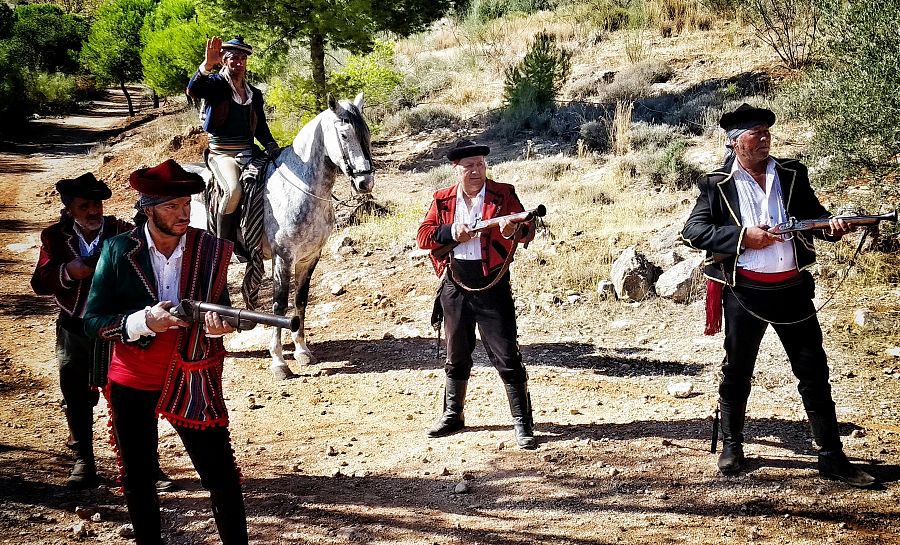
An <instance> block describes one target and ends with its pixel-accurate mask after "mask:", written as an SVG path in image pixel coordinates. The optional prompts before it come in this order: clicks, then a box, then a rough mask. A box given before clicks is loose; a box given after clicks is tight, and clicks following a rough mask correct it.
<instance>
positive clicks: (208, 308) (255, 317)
mask: <svg viewBox="0 0 900 545" xmlns="http://www.w3.org/2000/svg"><path fill="white" fill-rule="evenodd" d="M169 312H170V313H172V315H173V316H175V317H177V318H180V319H182V320H186V321H188V322H196V321H198V320H202V319H203V318H202V313H204V312H217V313H218V314H219V316H221V317H222V319H223V320H224V321H225V322H227V323H228V324H230V325H231V327H233V328H235V329H240V330H246V329H253V328H254V327H256V324H263V325H270V326H274V327H281V328H284V329H289V330H291V331H292V332H293V331H297V330H298V329H300V318H299V317H297V316H294V317H292V318H288V317H286V316H279V315H277V314H269V313H267V312H255V311H253V310H246V309H242V308H234V307H226V306H225V305H215V304H213V303H201V302H200V301H193V300H191V299H182V300H181V303H179V304H178V306H177V307H172V309H170V310H169Z"/></svg>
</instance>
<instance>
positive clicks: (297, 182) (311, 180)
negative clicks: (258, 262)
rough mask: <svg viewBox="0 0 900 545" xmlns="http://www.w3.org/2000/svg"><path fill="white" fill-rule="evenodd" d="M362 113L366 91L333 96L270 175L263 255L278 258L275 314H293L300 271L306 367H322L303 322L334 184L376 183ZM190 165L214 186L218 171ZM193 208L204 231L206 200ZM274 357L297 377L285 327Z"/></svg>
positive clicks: (279, 374) (367, 186) (300, 346)
mask: <svg viewBox="0 0 900 545" xmlns="http://www.w3.org/2000/svg"><path fill="white" fill-rule="evenodd" d="M362 110H363V95H362V93H360V94H359V95H357V97H356V99H354V101H353V102H352V103H351V102H348V101H346V100H344V101H341V102H337V101H336V100H334V98H332V97H329V98H328V109H327V110H325V111H324V112H322V113H320V114H319V115H318V116H316V118H315V119H313V120H312V121H310V122H309V123H307V124H306V125H304V126H303V128H302V129H300V132H298V133H297V136H296V137H294V142H293V143H292V145H290V146H288V147H287V148H285V149H284V150H283V151H282V152H281V154H280V155H279V156H278V158H277V159H276V160H275V161H274V162H273V163H270V164H269V166H268V168H267V170H266V172H265V190H264V194H263V198H262V200H263V230H264V232H265V233H264V236H263V240H262V244H261V245H262V253H263V257H265V258H266V259H272V260H273V264H272V274H273V277H274V290H273V293H272V312H274V313H275V314H279V315H282V316H283V315H284V314H285V313H286V311H287V306H288V296H289V295H290V291H291V274H292V273H293V275H294V282H295V287H296V291H295V295H294V312H295V314H296V315H297V316H298V317H299V318H300V329H299V330H297V331H296V332H294V333H292V336H293V339H294V359H295V360H296V361H298V362H300V363H302V364H311V363H315V362H316V358H315V356H313V353H312V351H310V349H309V347H308V346H306V336H305V334H304V321H305V318H306V305H307V301H308V299H309V283H310V278H312V274H313V271H314V270H315V268H316V264H317V263H318V262H319V257H320V256H321V254H322V247H323V246H324V245H325V242H326V241H327V240H328V236H329V235H330V234H331V231H332V230H333V229H334V208H333V206H332V188H333V187H334V182H335V179H336V178H337V176H338V174H339V173H341V172H342V173H344V174H345V175H346V176H347V177H349V178H350V182H351V186H352V187H353V190H354V191H356V192H357V193H369V192H371V191H372V186H373V185H374V177H373V172H374V170H373V168H372V153H371V147H370V141H369V127H368V125H366V122H365V120H364V119H363V116H362ZM184 167H185V169H187V170H190V171H193V172H198V173H200V174H201V175H202V176H203V177H204V178H205V179H207V181H209V177H210V176H211V173H210V172H209V170H208V169H205V168H204V167H203V166H202V165H184ZM200 198H201V199H202V197H200ZM191 206H192V208H191V225H193V226H194V227H198V228H201V229H205V228H206V207H205V206H204V205H203V204H202V202H201V201H193V202H192V203H191ZM245 303H247V302H246V301H245ZM269 353H270V354H271V356H272V364H271V370H272V374H273V375H274V376H275V378H276V379H287V378H291V377H292V376H294V374H293V372H292V371H291V369H290V367H289V366H288V364H287V362H285V360H284V353H283V350H282V344H281V329H280V328H276V329H275V331H274V332H273V333H272V341H271V343H270V344H269Z"/></svg>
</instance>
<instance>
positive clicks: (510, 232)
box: [416, 140, 537, 449]
mask: <svg viewBox="0 0 900 545" xmlns="http://www.w3.org/2000/svg"><path fill="white" fill-rule="evenodd" d="M488 153H490V149H489V148H488V147H487V146H484V145H478V144H476V143H475V142H472V141H470V140H460V141H459V142H458V143H457V144H456V146H455V147H454V148H453V149H451V150H450V152H449V153H448V154H447V158H448V159H450V161H451V162H452V163H453V172H454V174H455V175H456V182H457V183H456V184H454V185H452V186H450V187H446V188H444V189H440V190H438V191H437V192H436V193H435V194H434V201H433V202H432V203H431V208H429V210H428V214H427V215H426V216H425V219H424V221H422V224H421V225H420V226H419V231H418V233H417V235H416V241H417V242H418V244H419V247H420V248H423V249H428V250H434V249H437V248H440V247H442V246H444V245H447V244H453V243H458V246H456V247H455V248H454V249H453V251H452V252H451V253H450V254H448V256H447V257H446V258H445V259H437V258H435V257H434V256H432V263H433V264H434V269H435V272H436V273H437V275H438V276H439V277H441V278H442V280H441V286H440V288H439V290H438V301H437V303H439V305H440V310H441V311H442V312H443V316H444V331H445V332H446V337H447V362H446V367H445V371H446V374H447V379H446V389H445V393H444V412H443V414H442V415H441V417H440V419H439V420H438V422H437V423H436V424H435V426H434V427H433V428H432V429H431V430H429V432H428V435H429V436H430V437H442V436H444V435H449V434H451V433H454V432H457V431H459V430H461V429H463V427H464V426H465V419H464V415H463V407H464V403H465V396H466V385H467V383H468V380H469V375H470V373H471V371H472V352H473V351H474V350H475V326H476V325H477V326H478V328H479V330H480V332H481V340H482V343H483V344H484V348H485V351H486V352H487V355H488V358H489V359H490V361H491V363H492V364H493V365H494V367H496V368H497V371H498V372H499V373H500V378H501V379H502V380H503V383H504V386H505V388H506V395H507V398H508V399H509V408H510V412H511V413H512V417H513V425H514V427H515V434H516V442H517V443H518V445H519V446H520V447H521V448H528V449H531V448H535V447H536V446H537V443H536V442H535V439H534V422H533V420H532V410H531V396H530V395H529V393H528V375H527V373H526V372H525V367H524V365H523V364H522V354H521V353H520V352H519V345H518V342H517V341H516V336H517V333H516V312H515V305H514V303H513V297H512V289H511V287H510V283H509V272H508V270H507V266H508V263H506V262H507V261H508V259H507V258H508V256H509V255H510V252H511V251H512V249H513V246H514V245H515V244H516V243H517V242H524V243H526V244H527V243H528V242H529V241H531V239H532V238H534V229H533V226H532V225H531V224H530V223H523V222H518V223H513V222H510V221H506V220H502V221H501V222H500V225H499V227H500V228H499V229H492V230H489V231H483V232H481V233H476V232H473V231H472V225H473V224H474V223H475V222H476V221H478V220H487V219H491V218H496V217H500V216H507V215H509V214H516V213H519V212H522V211H524V208H523V207H522V203H521V202H519V198H518V197H517V196H516V192H515V189H514V188H513V186H511V185H509V184H501V183H497V182H495V181H493V180H489V179H487V177H486V169H487V165H486V164H485V160H484V158H485V156H486V155H487V154H488ZM504 265H507V266H504Z"/></svg>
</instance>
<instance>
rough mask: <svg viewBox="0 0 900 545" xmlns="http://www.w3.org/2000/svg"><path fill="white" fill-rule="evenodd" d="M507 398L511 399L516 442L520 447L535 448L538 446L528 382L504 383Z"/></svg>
mask: <svg viewBox="0 0 900 545" xmlns="http://www.w3.org/2000/svg"><path fill="white" fill-rule="evenodd" d="M504 386H505V387H506V398H507V399H508V400H509V412H510V413H512V419H513V428H514V430H515V434H516V443H517V444H518V445H519V448H523V449H533V448H536V447H537V441H536V440H535V439H534V420H533V418H532V414H531V394H529V393H528V383H527V382H523V383H521V384H504Z"/></svg>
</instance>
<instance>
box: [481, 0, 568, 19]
mask: <svg viewBox="0 0 900 545" xmlns="http://www.w3.org/2000/svg"><path fill="white" fill-rule="evenodd" d="M552 7H553V0H471V2H470V3H469V6H468V9H467V11H466V18H468V19H469V20H470V21H472V22H474V23H478V22H485V21H490V20H492V19H499V18H500V17H503V16H504V15H509V14H512V13H524V14H528V13H534V12H537V11H541V10H546V9H550V8H552Z"/></svg>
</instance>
